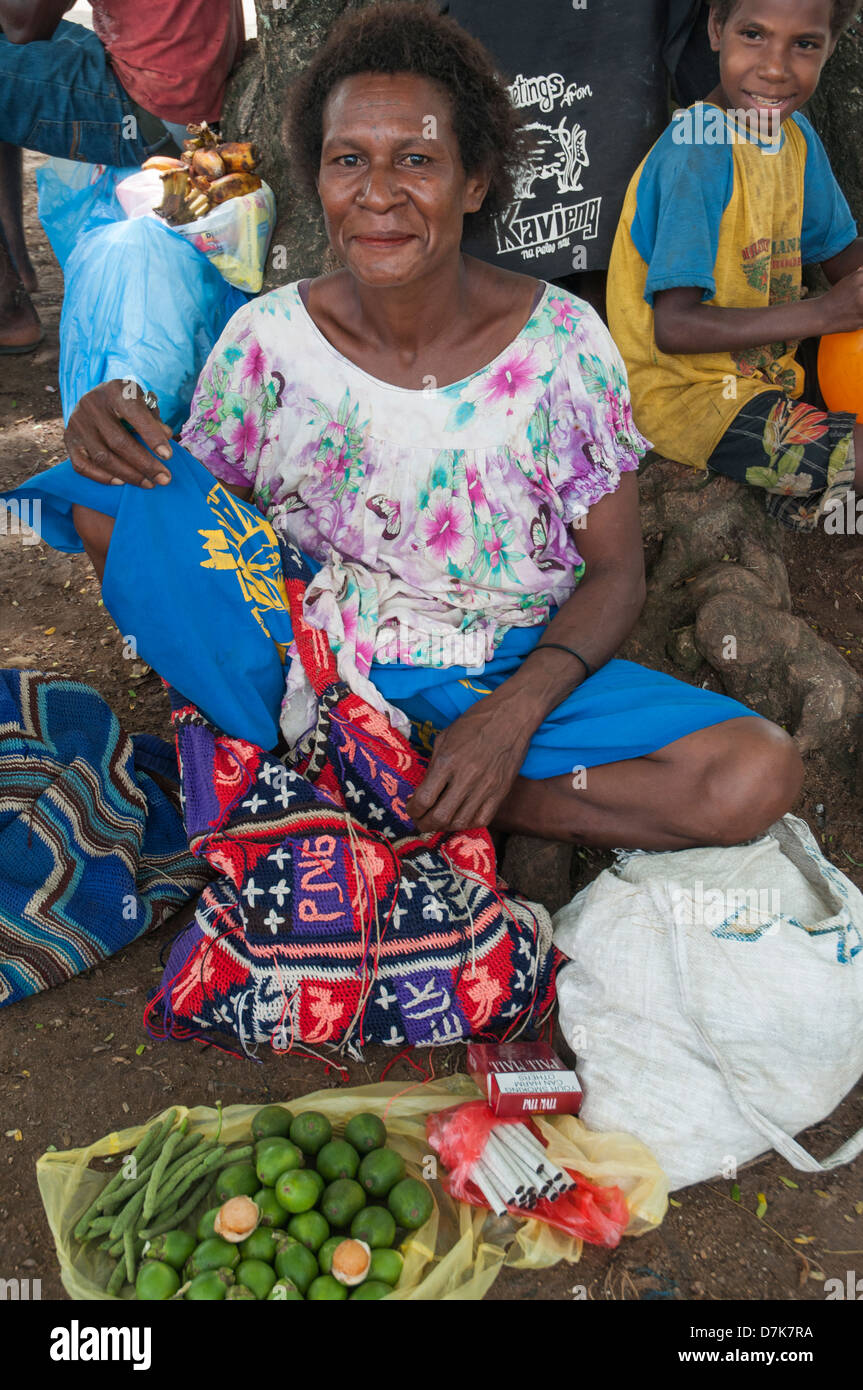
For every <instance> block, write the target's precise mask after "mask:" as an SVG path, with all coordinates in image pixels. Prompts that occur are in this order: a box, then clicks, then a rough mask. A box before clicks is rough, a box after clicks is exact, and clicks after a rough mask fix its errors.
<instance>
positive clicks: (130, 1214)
mask: <svg viewBox="0 0 863 1390" xmlns="http://www.w3.org/2000/svg"><path fill="white" fill-rule="evenodd" d="M146 1195H147V1189H146V1188H145V1187H142V1188H141V1190H140V1192H136V1193H135V1195H134V1197H133V1198H132V1199H131V1200H130V1201H128V1202H127V1203H126V1205H125V1206H124V1207H123V1209H122V1211H119V1212H118V1213H117V1215H116V1216H115V1217H114V1224H113V1226H112V1227H111V1232H110V1234H111V1238H112V1240H116V1239H117V1237H118V1236H121V1235H122V1234H123V1232H124V1231H128V1230H131V1228H132V1223H133V1222H134V1221H137V1219H138V1217H139V1216H140V1214H141V1208H142V1207H143V1205H144V1199H145V1197H146Z"/></svg>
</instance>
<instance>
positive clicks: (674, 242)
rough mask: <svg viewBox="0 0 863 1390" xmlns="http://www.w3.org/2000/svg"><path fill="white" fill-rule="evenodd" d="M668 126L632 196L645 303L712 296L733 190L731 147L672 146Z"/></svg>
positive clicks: (672, 135)
mask: <svg viewBox="0 0 863 1390" xmlns="http://www.w3.org/2000/svg"><path fill="white" fill-rule="evenodd" d="M674 132H675V127H674V126H673V125H672V126H669V128H668V130H667V131H666V132H665V134H664V135H663V136H662V137H661V139H660V140H659V141H658V142H657V143H656V145H654V147H653V149H652V150H651V152H650V154H649V155H648V157H647V160H646V162H645V165H644V168H643V170H642V172H641V178H640V179H639V182H638V191H637V194H636V210H635V215H634V217H633V219H632V227H631V235H632V241H633V244H634V246H635V249H636V250H637V252H638V254H639V255H640V256H641V259H642V260H643V261H645V262H646V263H647V283H646V285H645V289H644V298H645V299H646V300H647V302H648V304H649V305H650V306H651V307H653V296H654V295H655V294H656V292H657V291H658V290H671V289H680V288H683V287H688V286H698V287H699V288H700V289H702V290H703V291H704V293H703V295H702V298H703V299H712V298H713V297H714V295H715V294H716V280H715V278H714V268H715V265H716V253H717V250H718V248H719V230H720V225H721V223H722V217H723V214H724V212H725V209H726V208H727V207H728V204H729V203H730V201H731V194H732V192H733V189H734V160H733V155H732V151H731V146H730V144H727V143H726V144H723V145H704V144H697V145H696V144H676V143H675V141H674Z"/></svg>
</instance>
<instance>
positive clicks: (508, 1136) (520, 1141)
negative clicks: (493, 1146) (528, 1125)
mask: <svg viewBox="0 0 863 1390" xmlns="http://www.w3.org/2000/svg"><path fill="white" fill-rule="evenodd" d="M500 1128H501V1141H502V1143H503V1144H505V1145H506V1146H508V1147H509V1149H510V1151H511V1152H515V1153H520V1154H521V1155H522V1157H524V1158H525V1159H527V1160H529V1161H530V1162H531V1163H532V1164H533V1166H534V1167H537V1165H538V1164H545V1163H547V1162H548V1160H547V1158H546V1155H545V1149H543V1148H542V1147H541V1145H539V1144H537V1143H536V1142H535V1141H531V1138H530V1136H529V1135H528V1133H527V1130H526V1129H525V1128H524V1126H523V1125H502V1126H501V1127H500Z"/></svg>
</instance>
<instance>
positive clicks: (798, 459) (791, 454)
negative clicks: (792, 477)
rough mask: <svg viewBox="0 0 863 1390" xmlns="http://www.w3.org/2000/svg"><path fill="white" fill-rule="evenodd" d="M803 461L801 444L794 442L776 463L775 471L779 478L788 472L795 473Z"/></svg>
mask: <svg viewBox="0 0 863 1390" xmlns="http://www.w3.org/2000/svg"><path fill="white" fill-rule="evenodd" d="M802 462H803V445H802V444H795V445H794V446H793V448H791V449H788V450H787V451H786V452H785V453H784V454H783V455H782V457H781V459H780V460H779V462H778V463H777V465H776V472H777V473H778V475H779V477H780V478H784V477H785V476H786V474H788V473H796V472H797V470H798V468H799V467H800V465H801V463H802Z"/></svg>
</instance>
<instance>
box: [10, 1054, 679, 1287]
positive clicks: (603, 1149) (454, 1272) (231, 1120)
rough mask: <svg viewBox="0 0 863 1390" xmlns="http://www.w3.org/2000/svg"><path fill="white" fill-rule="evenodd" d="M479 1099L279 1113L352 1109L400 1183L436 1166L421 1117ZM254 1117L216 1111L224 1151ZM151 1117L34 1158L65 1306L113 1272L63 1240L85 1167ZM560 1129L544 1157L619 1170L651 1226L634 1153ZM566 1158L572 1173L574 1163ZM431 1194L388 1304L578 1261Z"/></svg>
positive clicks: (650, 1190) (467, 1089) (82, 1197)
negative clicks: (506, 1270)
mask: <svg viewBox="0 0 863 1390" xmlns="http://www.w3.org/2000/svg"><path fill="white" fill-rule="evenodd" d="M478 1096H479V1092H478V1090H477V1088H476V1086H475V1085H474V1083H473V1082H472V1081H471V1080H470V1079H469V1078H468V1077H466V1076H463V1075H456V1076H448V1077H443V1078H442V1079H441V1080H439V1081H432V1082H426V1083H424V1084H422V1085H419V1086H416V1087H412V1088H408V1089H407V1090H406V1089H405V1088H404V1087H403V1086H399V1085H398V1083H395V1082H384V1083H381V1084H379V1085H373V1086H356V1087H352V1088H351V1089H349V1090H327V1091H314V1092H313V1093H312V1094H311V1095H307V1096H301V1097H299V1098H297V1099H295V1100H294V1099H292V1100H290V1101H288V1102H287V1104H289V1105H290V1108H291V1110H293V1111H294V1113H298V1112H299V1111H302V1110H317V1111H319V1112H320V1113H321V1114H323V1115H326V1116H327V1118H328V1119H329V1120H330V1122H331V1124H332V1125H333V1128H334V1129H337V1128H339V1129H340V1128H341V1127H343V1126H344V1124H346V1123H347V1121H348V1120H349V1119H350V1117H351V1116H352V1115H356V1114H358V1113H359V1112H360V1111H368V1112H370V1113H372V1114H376V1115H380V1117H381V1119H382V1120H383V1121H384V1123H385V1124H386V1127H387V1132H388V1136H389V1138H388V1141H387V1142H388V1143H389V1144H390V1145H391V1146H392V1147H393V1148H394V1149H396V1150H397V1151H398V1152H399V1153H400V1154H401V1155H402V1156H403V1158H404V1159H405V1162H406V1165H407V1169H408V1173H409V1174H410V1175H411V1176H412V1177H420V1178H421V1177H426V1175H427V1173H428V1172H429V1169H428V1167H426V1169H425V1171H424V1164H427V1163H428V1161H429V1160H431V1161H432V1165H433V1163H434V1155H433V1154H432V1152H431V1150H430V1148H429V1144H428V1141H427V1139H426V1133H425V1117H426V1115H428V1114H429V1113H430V1112H432V1111H436V1110H445V1109H447V1108H448V1107H449V1106H452V1105H459V1104H461V1103H462V1102H463V1101H466V1100H476V1099H477V1098H478ZM169 1108H170V1107H169ZM260 1108H261V1107H260V1104H258V1105H230V1106H228V1107H226V1108H225V1109H224V1110H223V1112H222V1129H221V1136H220V1137H221V1139H222V1140H223V1141H224V1142H226V1143H229V1144H234V1143H240V1142H244V1141H246V1140H248V1139H249V1137H250V1135H251V1124H252V1119H253V1117H254V1115H255V1114H256V1112H257V1111H258V1110H259V1109H260ZM176 1109H177V1114H178V1118H180V1119H181V1118H182V1117H183V1116H184V1115H188V1117H189V1126H190V1133H194V1132H195V1131H197V1130H200V1131H201V1132H202V1133H203V1134H204V1135H206V1136H210V1135H212V1134H214V1133H215V1132H216V1129H217V1128H218V1114H217V1112H216V1111H215V1110H214V1109H212V1108H211V1107H209V1106H202V1105H199V1106H196V1107H195V1108H194V1109H193V1110H186V1109H185V1108H183V1107H181V1106H178V1107H176ZM164 1114H167V1110H166V1111H164V1112H163V1115H164ZM161 1118H162V1116H156V1117H155V1118H154V1119H153V1120H151V1121H150V1122H149V1123H148V1124H147V1125H139V1126H136V1127H135V1128H133V1129H126V1130H121V1131H118V1132H115V1133H113V1134H109V1135H106V1137H105V1138H104V1139H100V1140H98V1141H97V1142H96V1143H95V1144H91V1145H90V1146H89V1147H88V1148H86V1149H69V1150H67V1151H66V1152H65V1153H46V1154H43V1155H42V1157H41V1158H40V1159H39V1160H38V1162H37V1164H36V1176H37V1179H38V1182H39V1192H40V1194H41V1197H42V1202H43V1204H44V1207H45V1212H46V1214H47V1217H48V1223H49V1225H50V1227H51V1233H52V1235H53V1237H54V1243H55V1246H56V1249H57V1255H58V1257H59V1260H60V1270H61V1275H62V1279H63V1285H64V1287H65V1289H66V1291H67V1293H68V1294H69V1296H70V1298H73V1299H82V1300H92V1299H102V1300H104V1299H107V1298H108V1297H109V1296H108V1295H107V1294H106V1293H105V1286H106V1284H107V1282H108V1278H109V1275H110V1272H111V1270H112V1269H113V1266H114V1261H113V1260H111V1259H110V1258H109V1257H108V1255H107V1254H105V1253H104V1252H103V1251H100V1250H98V1249H96V1248H94V1245H93V1244H92V1243H91V1244H90V1245H84V1246H82V1245H80V1244H79V1243H78V1242H77V1241H75V1240H74V1239H73V1237H72V1231H73V1229H74V1227H75V1223H76V1222H77V1221H78V1219H79V1217H80V1216H81V1215H82V1214H83V1212H84V1211H85V1210H86V1208H87V1207H88V1206H89V1205H90V1203H91V1202H92V1201H93V1199H94V1198H95V1196H96V1195H97V1193H98V1192H99V1191H100V1189H101V1188H102V1186H103V1185H104V1182H105V1176H104V1173H99V1172H94V1171H92V1170H90V1168H89V1166H88V1165H89V1164H90V1162H91V1160H92V1159H94V1158H103V1157H105V1156H107V1155H109V1154H121V1153H125V1152H127V1151H131V1150H132V1149H133V1148H134V1147H135V1145H136V1144H137V1143H138V1142H139V1140H140V1139H141V1138H142V1137H143V1135H144V1133H145V1131H146V1130H147V1129H149V1128H150V1127H151V1125H153V1124H156V1123H157V1122H158V1120H159V1119H161ZM569 1120H570V1117H568V1116H560V1117H556V1118H555V1119H554V1120H544V1121H542V1129H543V1133H544V1135H545V1137H547V1138H550V1137H551V1134H553V1135H554V1143H555V1148H554V1150H553V1153H552V1156H553V1157H554V1158H556V1160H557V1161H558V1162H563V1163H566V1164H570V1163H571V1164H572V1166H575V1167H578V1166H581V1165H582V1164H584V1165H586V1164H587V1163H593V1165H594V1166H593V1168H592V1170H588V1168H587V1166H584V1167H583V1168H582V1171H583V1172H584V1173H585V1176H587V1177H591V1178H593V1179H594V1180H596V1181H600V1182H601V1181H603V1178H602V1177H601V1176H597V1175H598V1174H599V1173H600V1170H601V1169H602V1168H603V1165H605V1167H606V1168H607V1169H608V1171H609V1172H611V1171H612V1170H613V1169H617V1170H619V1171H617V1176H616V1177H615V1179H614V1181H616V1182H617V1183H618V1184H619V1185H620V1186H621V1188H623V1189H624V1191H626V1186H629V1188H630V1189H631V1191H632V1192H633V1194H635V1195H636V1196H637V1204H638V1211H637V1213H636V1212H635V1208H634V1207H632V1206H630V1210H631V1211H632V1212H633V1219H634V1223H635V1226H634V1233H640V1232H641V1231H642V1230H646V1229H652V1227H653V1226H655V1225H658V1224H659V1222H660V1221H661V1220H662V1216H663V1214H664V1211H665V1201H666V1197H667V1184H666V1183H665V1179H664V1176H663V1174H662V1173H661V1171H660V1169H659V1168H658V1167H657V1165H656V1162H655V1160H654V1159H652V1157H651V1155H650V1154H649V1153H648V1151H647V1150H646V1149H645V1148H644V1146H643V1145H640V1144H638V1142H637V1140H634V1139H630V1138H629V1137H628V1136H625V1135H614V1136H608V1135H605V1136H603V1135H591V1134H590V1132H589V1131H588V1130H586V1129H585V1127H584V1126H583V1125H579V1122H578V1121H573V1122H572V1123H574V1124H575V1125H576V1126H578V1129H577V1131H576V1132H575V1133H574V1135H573V1137H572V1138H570V1137H569V1135H568V1134H567V1133H562V1132H561V1131H560V1126H561V1125H562V1124H563V1123H564V1122H566V1121H569ZM549 1131H551V1134H550V1133H549ZM576 1152H577V1154H578V1163H575V1162H574V1161H573V1159H574V1155H575V1153H576ZM624 1170H625V1171H624ZM606 1180H608V1179H606ZM625 1185H626V1186H625ZM429 1186H430V1187H431V1189H432V1192H433V1194H434V1197H435V1202H436V1209H435V1211H434V1212H433V1213H432V1216H431V1218H430V1219H429V1221H428V1222H427V1223H426V1225H425V1226H423V1228H422V1229H421V1230H419V1231H416V1232H414V1233H413V1234H412V1235H409V1236H408V1238H407V1239H406V1241H405V1242H404V1244H403V1245H402V1246H401V1253H402V1254H403V1256H404V1260H405V1265H404V1271H403V1273H402V1277H401V1279H400V1281H399V1286H398V1288H397V1289H394V1290H393V1292H392V1293H391V1294H390V1295H389V1299H390V1300H391V1301H396V1300H407V1299H411V1300H413V1299H425V1300H430V1299H435V1300H437V1299H459V1300H478V1299H481V1298H483V1297H484V1296H485V1294H486V1293H487V1292H488V1290H489V1289H490V1288H491V1285H492V1284H493V1283H494V1281H495V1279H496V1278H497V1275H498V1274H499V1273H500V1271H501V1269H502V1268H503V1266H504V1264H512V1265H515V1266H516V1267H518V1268H529V1269H540V1268H543V1267H545V1266H546V1265H548V1264H552V1263H555V1262H556V1261H557V1260H559V1259H566V1260H570V1261H576V1260H578V1259H579V1257H580V1254H581V1242H580V1241H577V1240H573V1239H571V1238H570V1237H568V1236H564V1235H562V1234H561V1233H560V1232H553V1231H550V1230H549V1228H547V1227H544V1226H542V1224H541V1223H540V1222H538V1221H525V1222H518V1221H513V1220H512V1219H511V1218H509V1217H506V1218H503V1219H500V1220H498V1219H496V1218H494V1217H493V1216H492V1215H491V1214H490V1213H489V1212H487V1211H485V1210H483V1209H480V1208H473V1207H469V1206H466V1205H465V1204H464V1203H462V1202H457V1201H454V1200H453V1199H452V1198H450V1197H448V1196H447V1194H446V1192H444V1190H443V1186H442V1185H441V1183H440V1182H439V1181H438V1180H437V1179H436V1178H431V1179H429ZM127 1292H128V1291H127ZM111 1301H116V1300H114V1299H112V1300H111Z"/></svg>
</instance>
